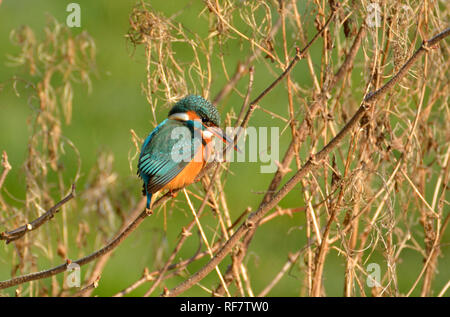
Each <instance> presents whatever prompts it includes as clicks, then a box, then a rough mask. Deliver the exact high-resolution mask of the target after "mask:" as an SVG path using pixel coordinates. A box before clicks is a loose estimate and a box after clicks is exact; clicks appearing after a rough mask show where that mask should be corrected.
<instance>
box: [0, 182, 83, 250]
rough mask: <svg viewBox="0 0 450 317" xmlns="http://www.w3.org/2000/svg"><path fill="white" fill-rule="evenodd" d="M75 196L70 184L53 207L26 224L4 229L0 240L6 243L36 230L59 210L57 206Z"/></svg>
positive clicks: (73, 186) (73, 188) (0, 234)
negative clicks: (68, 190)
mask: <svg viewBox="0 0 450 317" xmlns="http://www.w3.org/2000/svg"><path fill="white" fill-rule="evenodd" d="M74 197H75V184H73V185H72V189H71V191H70V193H69V194H68V195H67V196H66V197H64V198H63V199H62V200H60V201H59V202H58V203H56V204H55V205H54V206H53V207H51V208H50V209H49V210H47V211H46V212H45V213H44V214H43V215H41V216H40V217H38V218H36V219H35V220H33V221H32V222H30V223H27V224H26V225H23V226H20V227H19V228H16V229H14V230H11V231H5V232H2V233H0V240H6V244H8V243H10V242H12V241H15V240H17V239H20V238H22V237H23V236H24V235H25V234H26V233H28V232H30V231H33V230H36V229H37V228H39V227H40V226H42V225H43V224H44V223H46V222H47V221H49V220H50V219H52V218H53V217H54V215H55V213H57V212H58V211H59V208H61V206H62V205H64V204H65V203H67V202H68V201H69V200H71V199H72V198H74Z"/></svg>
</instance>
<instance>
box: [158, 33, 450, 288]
mask: <svg viewBox="0 0 450 317" xmlns="http://www.w3.org/2000/svg"><path fill="white" fill-rule="evenodd" d="M449 34H450V28H448V29H446V30H445V31H443V32H441V33H439V34H438V35H436V36H434V37H433V38H432V39H430V40H428V41H424V42H423V44H422V46H421V47H420V48H419V49H418V50H417V51H416V52H415V53H414V55H413V56H412V57H411V58H410V59H409V60H408V61H407V62H406V63H405V65H404V66H403V67H402V68H401V69H400V70H399V72H398V73H397V74H396V75H395V76H394V77H393V78H392V79H391V80H389V81H388V82H387V83H386V84H385V85H383V86H382V87H381V88H380V89H378V90H376V91H375V92H373V93H370V94H368V95H367V96H366V97H365V98H364V100H363V102H362V104H361V106H360V107H359V109H358V110H357V111H356V113H355V114H354V115H353V117H352V118H351V119H350V121H349V122H348V123H347V124H346V125H345V126H344V127H343V128H342V130H341V131H340V132H339V133H338V134H337V135H336V136H335V137H334V138H333V139H332V140H331V141H330V142H329V143H328V144H327V145H326V146H325V147H324V148H323V149H322V150H321V151H320V152H318V153H317V154H315V155H312V156H311V158H310V159H309V160H308V161H307V162H306V163H305V164H304V165H303V167H302V168H301V169H300V170H298V171H297V173H296V174H295V175H294V176H293V177H292V178H291V179H290V180H289V181H288V182H287V183H286V184H285V185H284V186H283V187H282V188H281V189H280V190H279V191H278V192H277V193H276V194H275V195H274V196H273V198H272V199H271V200H270V201H269V202H267V203H264V204H262V206H261V207H260V208H259V209H258V210H257V211H256V212H255V213H253V214H252V215H250V217H249V218H248V219H247V220H246V221H245V222H244V224H242V225H241V226H240V227H239V229H238V230H237V231H236V232H235V233H234V234H233V236H231V237H230V239H229V240H228V241H227V242H226V243H225V244H224V246H223V247H222V248H221V249H220V250H219V251H218V252H217V254H216V255H215V256H214V258H213V259H211V261H209V262H208V263H207V264H206V265H205V266H204V267H203V268H202V269H200V270H199V271H198V272H197V273H195V274H193V275H192V276H191V277H189V278H188V279H187V280H185V281H184V282H182V283H181V284H179V285H178V286H176V287H174V288H173V289H171V290H170V291H168V292H167V293H165V294H164V296H177V295H179V294H181V293H183V292H184V291H186V290H188V289H189V288H190V287H192V286H193V285H195V284H196V283H198V282H200V281H201V280H202V279H203V278H204V277H205V276H207V275H208V274H209V273H210V272H211V271H212V270H213V269H214V268H215V267H216V266H217V265H218V264H219V263H220V262H221V261H222V260H223V259H224V258H225V256H226V255H227V254H228V253H229V252H230V251H231V249H232V248H233V247H234V246H235V245H236V244H237V243H238V242H239V241H240V239H241V238H242V237H243V236H244V235H245V234H246V233H247V232H248V231H249V230H250V229H252V228H253V227H254V226H255V224H256V223H258V222H259V221H260V220H261V219H262V218H263V217H264V215H265V214H266V213H267V212H268V211H269V210H271V209H272V208H274V207H275V206H276V205H277V204H278V203H279V202H280V201H281V199H283V198H284V196H286V195H287V194H288V193H289V192H290V191H291V190H292V189H293V188H294V187H295V186H296V185H297V184H298V183H299V182H300V180H301V179H302V178H303V177H304V176H306V175H307V174H308V173H310V172H312V171H314V170H316V169H318V168H319V167H320V166H321V165H320V164H318V163H319V162H320V161H322V160H324V159H325V158H326V157H327V156H328V154H329V153H330V152H331V151H332V150H333V149H334V148H335V147H337V145H338V144H339V143H340V142H341V141H342V139H343V138H344V137H345V136H346V135H347V134H348V133H349V132H350V131H351V130H352V129H353V128H354V127H356V126H357V124H358V123H359V121H360V119H361V118H362V116H363V115H364V114H365V113H366V111H368V110H369V109H371V106H372V105H373V104H374V103H375V102H376V101H377V100H379V99H380V98H381V97H383V96H384V95H386V93H387V92H388V91H389V90H390V89H391V88H392V87H393V86H394V85H395V84H396V83H397V82H398V81H400V80H401V79H402V78H403V77H404V76H405V75H406V74H407V72H408V70H409V69H410V68H411V66H412V65H413V64H414V62H415V61H417V59H418V58H419V57H420V56H422V55H423V54H424V53H425V52H428V51H429V48H431V46H433V45H435V44H436V43H438V42H439V41H440V40H442V39H443V38H445V37H446V36H448V35H449Z"/></svg>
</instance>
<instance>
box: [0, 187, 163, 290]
mask: <svg viewBox="0 0 450 317" xmlns="http://www.w3.org/2000/svg"><path fill="white" fill-rule="evenodd" d="M170 198H172V195H171V194H170V193H167V194H165V195H164V196H162V197H161V198H159V199H158V200H157V201H155V203H154V204H153V205H152V210H153V209H154V208H157V207H158V206H160V205H162V204H163V203H164V202H166V201H167V200H169V199H170ZM139 205H142V209H144V206H145V198H142V199H141V201H140V202H139ZM151 214H152V212H151V210H150V211H149V210H144V211H143V212H141V213H140V214H139V215H138V216H137V217H136V219H135V220H134V221H133V222H131V223H130V224H129V225H128V226H127V227H126V228H125V229H124V230H123V231H122V232H121V233H119V234H118V235H117V236H116V237H115V238H114V239H113V240H111V242H109V243H108V244H107V245H106V246H104V247H103V248H101V249H100V250H97V251H95V252H94V253H91V254H90V255H87V256H85V257H84V258H81V259H79V260H76V261H73V263H76V264H78V265H80V266H82V265H85V264H87V263H89V262H92V261H93V260H95V259H98V258H101V257H102V256H104V255H105V254H108V253H109V252H111V251H112V250H114V249H115V248H116V247H117V246H118V245H119V244H120V243H121V242H122V241H123V240H125V238H127V237H128V236H129V235H130V234H131V233H132V232H133V231H134V230H135V229H136V228H137V227H138V226H139V225H140V224H141V222H142V221H143V220H144V219H145V218H147V216H149V215H151ZM70 263H72V261H70V260H67V261H66V263H64V264H61V265H58V266H55V267H53V268H51V269H48V270H45V271H41V272H36V273H30V274H26V275H21V276H17V277H14V278H12V279H9V280H6V281H2V282H0V289H4V288H8V287H11V286H15V285H19V284H23V283H26V282H30V281H34V280H40V279H43V278H47V277H50V276H53V275H56V274H58V273H61V272H64V271H66V270H67V266H68V265H69V264H70Z"/></svg>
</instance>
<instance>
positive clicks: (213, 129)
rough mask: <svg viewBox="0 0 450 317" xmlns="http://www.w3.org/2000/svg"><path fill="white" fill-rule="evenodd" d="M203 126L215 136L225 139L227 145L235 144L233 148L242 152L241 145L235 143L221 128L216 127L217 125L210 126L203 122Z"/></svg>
mask: <svg viewBox="0 0 450 317" xmlns="http://www.w3.org/2000/svg"><path fill="white" fill-rule="evenodd" d="M202 124H203V123H202ZM203 126H204V127H205V128H206V130H208V131H209V132H211V133H212V134H213V135H214V136H216V137H217V138H219V139H221V140H222V141H223V143H225V144H227V145H233V148H234V150H235V151H238V152H239V153H242V152H241V150H240V149H239V147H238V146H237V145H236V144H234V141H233V140H231V139H230V138H229V137H228V136H227V135H226V134H225V132H224V131H223V130H222V129H221V128H219V127H215V126H211V127H208V126H206V125H205V124H203Z"/></svg>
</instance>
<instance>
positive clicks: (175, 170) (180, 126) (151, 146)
mask: <svg viewBox="0 0 450 317" xmlns="http://www.w3.org/2000/svg"><path fill="white" fill-rule="evenodd" d="M219 126H220V114H219V111H218V110H217V108H216V107H215V106H214V105H213V104H212V103H211V102H209V101H208V100H206V99H204V98H203V97H202V96H197V95H188V96H186V97H184V98H182V99H181V100H179V101H178V102H176V103H175V104H174V105H173V107H172V108H171V110H170V111H169V114H168V117H167V118H166V119H165V120H164V121H162V122H161V123H160V124H158V125H157V126H156V128H154V129H153V131H151V132H150V134H149V135H148V136H147V138H146V139H145V140H144V142H143V144H142V147H141V152H140V155H139V160H138V168H137V174H138V176H139V177H140V178H141V179H142V181H143V189H142V194H143V195H145V196H147V204H146V208H147V209H150V204H151V200H152V195H153V194H155V193H157V192H159V191H163V190H169V192H171V193H173V192H174V191H175V190H177V189H181V188H183V187H185V186H187V185H189V184H192V183H193V182H194V180H195V179H196V177H197V175H198V174H199V173H200V172H201V171H202V169H203V168H204V167H205V165H206V163H207V162H208V161H209V160H210V159H211V155H212V143H211V141H212V139H213V137H218V138H220V139H221V140H222V141H223V142H224V143H227V144H229V143H231V141H230V139H229V138H228V137H227V136H226V135H225V134H224V133H223V131H222V129H220V128H219ZM234 148H235V149H236V147H235V146H234Z"/></svg>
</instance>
